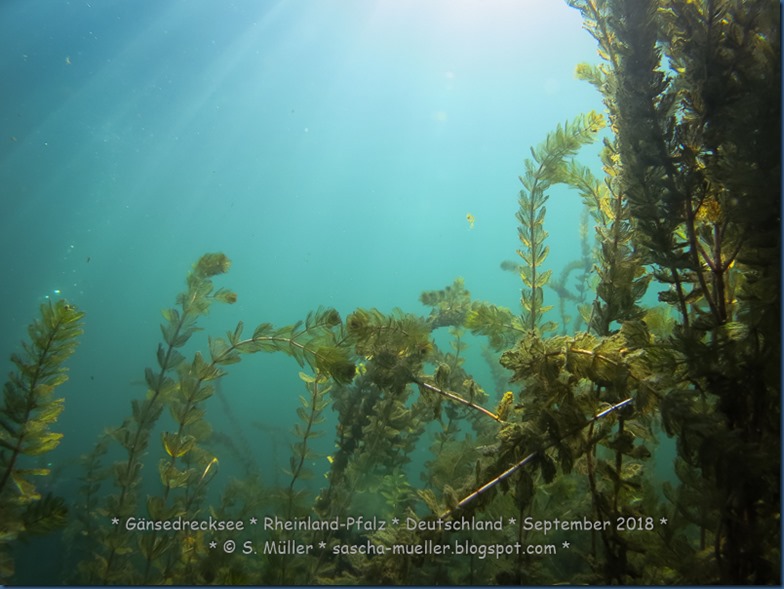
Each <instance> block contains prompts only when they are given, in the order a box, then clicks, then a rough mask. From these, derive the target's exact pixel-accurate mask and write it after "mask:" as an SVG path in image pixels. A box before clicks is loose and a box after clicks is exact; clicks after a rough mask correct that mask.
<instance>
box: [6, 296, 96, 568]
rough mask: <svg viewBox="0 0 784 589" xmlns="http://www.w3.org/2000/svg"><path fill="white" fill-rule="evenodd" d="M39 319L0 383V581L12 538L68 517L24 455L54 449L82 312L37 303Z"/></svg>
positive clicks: (44, 470)
mask: <svg viewBox="0 0 784 589" xmlns="http://www.w3.org/2000/svg"><path fill="white" fill-rule="evenodd" d="M40 314H41V317H40V319H38V320H36V321H34V322H33V323H31V324H30V326H29V327H28V330H27V331H28V335H29V338H30V339H29V341H28V342H23V343H22V352H21V353H20V354H14V355H12V356H11V362H13V364H14V366H15V367H16V370H15V371H14V372H11V373H10V374H9V378H8V381H6V383H5V385H4V387H3V404H2V407H0V521H2V524H0V532H1V533H0V581H3V582H5V581H8V580H10V579H12V578H13V574H14V562H13V559H12V558H11V555H10V553H9V550H10V544H11V542H13V541H15V540H17V539H18V538H20V537H24V535H26V534H36V533H43V532H49V531H52V530H55V529H57V528H60V527H63V526H64V525H65V522H66V518H67V515H68V511H67V507H66V505H65V503H64V501H63V500H62V499H60V498H56V497H53V496H52V495H51V494H47V495H45V496H42V495H41V494H40V493H39V492H38V491H37V490H36V487H35V483H33V481H32V480H31V477H44V476H47V475H49V474H50V469H49V468H41V467H38V468H34V467H31V466H30V465H29V464H28V463H27V462H26V460H25V459H26V457H29V456H41V455H43V454H46V453H47V452H51V451H52V450H54V449H55V448H56V447H57V445H58V444H59V443H60V440H61V439H62V437H63V434H61V433H58V432H54V431H52V430H51V429H50V428H51V426H52V425H53V424H54V423H55V422H56V421H57V418H58V417H59V416H60V413H62V411H63V407H64V404H65V399H63V398H54V397H53V395H54V391H55V389H56V388H57V387H59V386H60V385H62V384H63V383H64V382H65V381H66V380H68V374H67V368H65V366H64V363H65V361H66V360H67V359H68V358H69V357H70V356H71V355H72V354H73V353H74V352H75V351H76V346H77V345H78V343H79V336H80V335H82V318H83V317H84V313H83V312H81V311H79V310H78V309H76V308H75V307H74V306H73V305H70V304H69V303H67V302H66V301H64V300H58V301H56V302H52V301H51V300H50V301H48V302H47V303H44V304H42V305H41V308H40Z"/></svg>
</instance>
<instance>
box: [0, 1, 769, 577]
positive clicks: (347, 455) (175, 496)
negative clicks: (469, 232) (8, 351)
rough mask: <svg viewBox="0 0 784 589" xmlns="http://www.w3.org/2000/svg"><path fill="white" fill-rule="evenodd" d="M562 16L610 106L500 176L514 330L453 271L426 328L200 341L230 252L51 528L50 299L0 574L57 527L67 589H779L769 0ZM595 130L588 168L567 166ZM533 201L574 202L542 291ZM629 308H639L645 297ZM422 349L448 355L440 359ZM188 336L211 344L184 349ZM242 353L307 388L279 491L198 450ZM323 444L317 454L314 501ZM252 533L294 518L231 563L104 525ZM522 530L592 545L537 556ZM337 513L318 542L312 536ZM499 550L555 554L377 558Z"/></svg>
mask: <svg viewBox="0 0 784 589" xmlns="http://www.w3.org/2000/svg"><path fill="white" fill-rule="evenodd" d="M569 4H571V5H572V6H574V7H575V8H576V9H578V10H579V11H580V12H581V13H582V15H583V17H584V21H585V27H586V29H587V30H588V31H589V32H590V33H591V34H592V35H593V36H594V37H595V38H596V40H597V42H598V45H599V54H600V56H601V58H602V62H601V63H600V64H599V65H588V64H581V65H579V66H578V68H577V72H578V75H579V76H580V77H582V78H584V79H585V80H587V81H589V82H590V83H592V84H594V85H595V86H596V87H597V88H598V89H599V91H600V92H601V93H602V95H603V96H604V103H605V106H606V109H607V110H606V114H605V115H601V114H599V113H595V112H591V113H588V114H586V115H581V116H578V117H576V118H575V119H574V120H571V121H568V122H566V123H563V124H561V125H559V126H557V127H556V128H555V129H554V131H552V132H551V133H550V134H548V135H547V137H546V138H545V139H544V141H543V142H542V143H541V144H540V145H539V146H537V147H535V148H533V149H532V150H531V157H530V158H528V159H526V160H525V162H524V164H523V169H522V173H521V177H520V180H521V185H522V188H521V190H520V194H519V199H518V204H519V209H518V212H517V215H516V218H517V221H518V237H519V244H520V245H519V249H518V251H517V254H518V259H517V260H516V261H514V262H504V264H502V266H503V267H504V268H505V269H507V270H512V271H514V272H516V273H518V274H519V276H520V279H521V283H522V289H521V300H520V309H519V310H511V309H506V308H503V307H499V306H496V305H494V304H492V303H491V302H485V301H476V300H473V299H472V298H471V295H470V293H469V291H468V290H467V289H466V287H465V284H464V283H463V281H462V279H456V280H455V282H454V283H453V284H451V285H449V286H446V287H445V288H444V289H442V290H439V291H427V292H424V293H422V295H421V302H422V303H423V304H424V305H425V306H426V307H427V308H428V309H429V314H428V315H427V316H418V315H415V314H412V313H407V312H404V311H402V310H396V311H394V312H391V313H382V312H380V311H378V310H376V309H357V310H355V311H354V312H352V313H350V314H349V315H348V316H347V317H345V318H343V317H340V316H339V314H338V313H337V312H336V311H335V310H334V309H329V308H320V309H316V310H314V311H313V312H312V313H311V314H309V315H308V316H307V317H306V318H305V319H304V320H303V321H302V322H299V323H296V324H293V325H289V326H284V327H276V326H273V325H271V324H269V323H261V324H259V325H257V326H256V327H255V328H254V329H253V331H252V333H250V334H248V332H246V330H245V329H244V326H243V324H242V323H240V324H238V325H237V326H236V327H234V328H233V329H231V330H230V331H228V332H227V333H226V334H225V335H224V336H222V337H221V336H212V337H209V338H208V339H206V340H199V341H198V342H195V340H198V338H195V337H194V336H196V334H197V333H198V331H199V329H200V328H199V321H200V319H201V318H202V317H203V316H204V315H205V314H206V313H207V312H208V310H210V308H211V306H212V304H213V303H225V304H231V303H233V302H235V301H236V300H237V295H236V294H234V293H233V292H232V291H230V290H228V289H226V288H216V287H215V285H214V282H213V281H214V280H215V279H217V278H218V277H219V276H220V275H222V274H224V273H226V272H227V271H228V270H229V267H230V262H229V259H228V258H227V257H226V256H225V255H223V254H220V253H213V254H206V255H204V256H203V257H202V258H201V259H200V260H199V261H198V262H197V263H196V264H195V265H194V267H193V269H192V270H191V271H190V273H189V274H188V276H187V281H186V289H185V290H184V292H183V293H181V294H180V295H179V296H178V297H177V300H176V306H175V307H172V308H169V309H166V310H165V311H164V313H163V316H164V322H163V323H162V324H161V332H162V341H161V342H160V343H158V344H157V349H156V348H155V345H154V344H151V351H153V352H155V360H156V363H155V365H154V367H148V368H145V369H144V376H145V383H146V389H147V392H146V394H145V395H144V396H143V397H141V398H139V399H137V400H135V401H133V403H132V405H131V407H130V413H129V415H128V417H127V419H126V420H125V421H124V422H123V423H122V424H120V425H119V426H116V427H113V428H111V429H109V430H107V434H106V435H105V436H103V437H102V438H101V439H100V440H99V441H98V442H97V443H96V445H95V447H94V448H93V449H92V450H91V451H90V452H89V453H88V454H87V455H85V456H84V457H83V475H82V479H81V480H82V486H81V495H80V497H79V500H78V502H77V503H78V505H74V506H72V507H71V509H70V510H68V509H66V505H65V503H64V502H63V500H61V499H57V498H55V497H52V496H50V495H45V496H42V495H41V494H40V493H39V492H37V491H36V488H35V484H34V482H33V480H32V478H31V477H46V476H47V475H48V472H47V469H32V468H24V458H25V457H27V456H35V455H40V454H43V453H46V452H48V451H50V450H51V449H52V448H54V447H55V446H56V445H57V443H58V441H59V439H60V437H61V434H59V433H55V432H54V431H52V428H53V427H54V425H55V423H56V420H57V417H58V415H59V414H60V412H61V411H62V409H63V400H62V399H53V397H52V395H53V392H54V389H55V388H56V387H57V386H58V385H60V384H62V383H63V382H64V381H65V378H66V377H65V369H64V368H63V363H64V362H65V361H66V360H67V358H68V357H69V356H70V355H71V354H72V353H73V352H74V350H75V347H76V344H77V342H78V337H79V335H80V334H81V318H82V312H81V311H78V310H76V309H75V308H73V307H72V306H70V305H68V304H67V303H65V302H62V301H60V302H58V303H56V304H50V305H45V306H43V307H42V308H41V317H40V319H38V320H36V321H35V322H34V323H33V324H32V325H31V327H30V341H29V342H28V343H25V344H24V348H23V353H22V354H20V355H18V356H14V357H13V358H12V361H13V364H14V365H15V368H16V370H15V372H13V373H11V376H10V378H9V381H8V383H7V384H6V386H5V389H4V399H3V406H2V413H0V520H1V521H2V522H3V523H2V535H0V543H1V544H0V550H2V552H1V555H2V560H1V561H0V576H1V577H2V578H3V579H4V580H7V579H13V559H12V558H11V548H12V547H13V546H14V544H15V543H16V542H17V541H18V540H20V539H22V538H24V537H25V536H26V535H30V534H35V533H37V532H47V531H52V530H54V529H57V528H64V531H63V532H62V533H63V537H64V538H65V539H66V540H65V541H67V546H68V550H69V569H68V571H67V572H64V573H63V578H62V580H63V581H65V582H79V583H88V584H105V583H110V584H137V583H167V584H169V583H171V584H196V583H198V584H205V583H216V584H232V583H268V584H310V583H332V584H335V583H339V584H377V583H384V584H393V583H394V584H465V583H470V584H492V583H499V584H511V583H514V584H552V583H562V582H570V583H592V584H602V583H606V584H616V583H617V584H676V583H677V584H711V583H731V584H744V583H780V582H781V579H780V553H779V545H780V513H779V505H780V480H779V465H780V427H779V423H780V401H779V398H780V380H779V379H780V376H779V359H780V333H779V325H780V322H779V320H780V315H779V313H780V311H779V303H780V298H779V281H780V243H779V227H780V209H779V185H780V183H779V182H780V149H779V143H778V142H779V131H778V130H779V128H780V110H779V106H780V79H779V62H778V59H779V30H778V29H779V13H778V6H776V5H775V4H772V3H770V2H768V1H767V0H766V1H748V2H739V1H721V0H706V1H693V2H683V1H670V0H658V1H654V0H635V1H634V2H630V1H626V0H569ZM605 127H608V128H609V130H608V131H603V129H604V128H605ZM600 137H601V139H602V142H603V147H602V150H601V155H600V157H601V169H602V175H601V176H600V177H597V176H596V175H595V173H594V172H593V171H592V168H590V167H588V166H587V165H585V164H584V163H581V162H580V161H579V160H578V159H577V158H578V151H579V149H580V147H582V146H583V145H585V144H587V143H590V142H593V141H595V140H597V139H598V138H600ZM555 184H565V185H567V186H569V187H572V188H573V189H574V190H576V191H577V193H579V195H580V197H581V199H582V202H583V203H584V205H585V210H586V217H585V218H584V220H583V223H582V230H581V238H582V241H583V249H582V257H581V259H579V260H575V261H574V262H572V263H571V264H569V265H567V266H566V267H565V268H563V269H561V274H560V277H559V278H557V279H556V278H553V276H552V275H551V272H552V270H551V269H550V268H548V267H547V256H548V252H549V248H550V247H557V244H552V243H548V235H547V232H546V231H545V230H544V222H545V219H546V217H547V211H546V203H547V201H548V190H549V189H550V188H551V187H552V186H553V185H555ZM590 224H593V227H594V231H593V232H591V231H590V229H589V227H590ZM570 277H571V278H570ZM548 289H549V291H551V293H552V294H554V295H555V297H556V301H557V304H558V307H557V308H554V307H553V306H550V305H547V304H545V300H546V292H548ZM646 293H647V296H646ZM652 293H653V294H655V293H658V295H657V296H658V301H657V302H656V303H655V304H651V303H650V302H648V303H645V302H644V300H646V301H652V296H651V294H652ZM570 313H571V314H574V317H572V316H571V315H570ZM440 329H444V330H446V331H447V332H448V334H449V338H450V340H449V345H450V349H449V350H444V349H442V348H441V347H439V346H438V345H437V344H436V341H435V339H436V338H434V334H435V332H436V331H437V330H440ZM466 331H470V332H472V333H474V334H476V335H478V336H483V337H486V342H487V348H486V350H485V351H484V355H485V357H486V358H488V360H489V361H490V362H491V365H492V374H493V380H494V382H493V383H488V384H485V385H484V386H488V387H491V391H492V392H488V391H487V390H485V389H484V388H483V385H482V384H481V383H479V382H477V381H476V380H475V379H474V378H473V377H472V376H471V375H470V374H468V373H467V372H466V370H465V356H466V350H467V344H466V342H465V341H464V335H465V333H466ZM194 343H196V344H197V345H196V347H199V346H202V347H203V349H204V351H203V352H200V351H197V352H195V353H192V354H191V355H189V356H186V354H185V348H186V345H188V349H192V348H193V347H194ZM259 352H267V353H283V354H287V355H289V356H291V357H293V358H294V359H295V360H296V361H297V362H298V363H299V364H300V366H301V367H302V370H303V372H301V373H300V378H301V380H302V382H303V387H304V388H303V393H302V395H301V397H300V402H301V403H300V406H299V407H298V408H297V411H296V416H293V417H292V423H293V429H292V433H293V436H294V437H295V440H296V441H295V442H294V443H293V444H292V446H291V449H290V457H289V458H290V460H289V464H288V468H287V469H286V477H287V479H286V480H285V482H284V483H282V484H278V485H275V484H272V483H270V482H269V481H268V480H265V477H264V476H263V473H262V472H260V469H259V468H258V467H257V465H256V461H255V458H254V455H253V452H252V451H251V450H250V449H249V448H248V447H247V445H246V444H243V443H242V436H241V435H239V434H238V435H236V436H234V437H233V438H232V439H233V440H234V443H233V444H232V443H231V440H228V439H227V438H226V437H225V436H224V437H220V436H219V435H218V434H216V433H215V432H212V431H211V428H210V426H209V417H208V414H207V411H206V408H205V407H206V406H205V402H206V401H207V400H208V399H210V398H211V397H213V396H214V395H215V394H216V390H217V388H216V387H217V385H218V383H219V382H220V380H221V378H223V377H224V376H225V375H226V374H227V371H229V370H230V369H231V365H232V364H235V363H237V362H240V361H248V360H247V359H246V357H247V356H249V355H252V354H256V353H259ZM510 382H511V383H513V384H510ZM509 389H511V390H509ZM225 395H226V396H227V397H229V399H230V391H227V392H226V393H225ZM327 408H330V409H331V412H332V413H333V414H334V418H333V420H332V421H330V420H328V419H327V413H326V410H327ZM332 422H334V423H332ZM662 431H663V432H664V433H665V434H666V435H667V436H670V437H672V438H674V440H675V441H676V444H677V446H676V448H677V457H676V460H675V465H674V470H675V475H676V476H677V484H664V485H663V487H662V485H661V483H657V480H656V478H655V476H654V472H653V469H654V464H653V463H654V457H655V454H656V446H657V443H658V441H659V440H660V439H661V436H662V435H663V434H662V433H661V432H662ZM320 436H331V437H332V438H334V451H333V453H332V454H331V455H330V456H328V462H329V469H328V472H327V473H326V477H325V478H323V479H321V478H319V479H318V480H316V479H315V478H314V472H313V469H312V463H313V461H314V459H315V457H316V456H317V453H316V451H315V450H314V445H315V440H316V439H317V438H319V437H320ZM221 452H223V453H232V454H234V455H236V456H238V457H239V463H240V464H242V465H243V466H244V473H243V476H240V477H233V478H232V479H230V480H228V481H226V480H224V479H219V478H218V477H216V473H217V472H218V464H219V461H220V457H221ZM423 452H426V453H427V458H426V459H424V460H423V459H421V456H422V453H423ZM109 457H111V459H110V458H109ZM322 460H323V457H322ZM144 467H146V468H144ZM151 471H152V472H154V473H155V479H156V480H155V481H154V482H153V481H151V480H149V473H150V472H151ZM145 473H146V474H147V478H145V476H143V475H144V474H145ZM219 481H220V482H222V483H223V486H222V487H220V488H216V487H217V485H216V483H218V482H219ZM216 497H217V498H218V499H217V500H215V498H216ZM264 516H268V517H273V518H278V519H279V520H281V521H287V522H299V524H298V527H291V526H290V527H289V528H288V529H287V528H286V527H285V526H276V527H274V529H272V530H268V531H264V532H262V531H261V528H260V527H259V528H247V529H245V530H244V531H241V532H242V533H240V534H239V536H241V537H242V538H243V539H247V540H251V541H252V542H253V544H254V546H255V548H256V552H255V553H254V554H253V555H252V556H248V555H246V554H243V553H242V551H241V550H238V551H236V552H234V553H227V552H226V551H225V550H219V549H218V550H216V549H214V548H211V546H210V542H216V543H217V544H218V545H223V543H224V541H227V540H229V539H236V538H237V537H238V531H237V530H236V529H235V530H230V529H223V530H203V529H188V530H185V531H179V532H177V533H176V541H175V540H173V538H174V537H175V536H173V535H172V532H171V531H162V530H152V531H148V532H146V533H144V534H131V533H128V532H127V531H126V529H125V528H124V527H123V526H119V525H111V522H110V521H109V519H110V518H111V517H116V518H118V519H119V520H121V521H127V520H128V519H129V518H145V519H146V520H149V521H171V522H173V521H177V520H178V519H187V520H193V519H198V520H205V519H208V518H213V519H214V520H220V521H224V522H238V521H242V522H246V523H247V522H248V521H249V520H250V518H251V517H257V518H262V517H264ZM360 517H361V518H362V520H361V521H356V520H359V518H360ZM532 517H533V518H534V519H537V520H547V519H548V518H549V520H554V519H555V518H559V519H561V520H577V519H579V520H582V519H583V518H585V519H587V520H590V521H596V522H611V523H612V524H613V525H601V526H595V527H594V528H593V529H590V530H586V531H583V532H582V533H580V534H574V533H571V534H567V533H566V530H564V529H563V528H561V529H555V530H551V531H550V533H549V534H548V535H546V536H544V537H543V536H542V535H541V533H539V534H537V532H538V531H541V528H540V529H539V530H536V529H531V527H530V526H529V525H527V524H526V523H525V522H526V521H531V520H530V518H532ZM350 518H354V520H355V521H354V522H353V525H349V526H343V527H340V528H339V529H331V528H328V527H319V526H317V525H312V523H311V522H327V523H329V522H344V523H345V522H347V521H348V520H349V519H350ZM393 518H398V519H400V520H404V521H413V522H415V523H416V525H413V526H410V525H392V524H391V522H392V521H393ZM661 518H666V520H667V523H666V524H662V523H661V521H660V519H661ZM619 521H621V522H624V525H625V527H623V526H619V525H616V522H619ZM377 522H385V523H386V524H387V525H384V526H380V525H378V523H377ZM461 522H462V523H463V524H465V522H479V524H476V523H474V524H473V525H474V526H475V527H476V526H477V525H479V526H480V527H481V526H482V525H484V528H483V529H479V530H477V529H474V530H473V531H468V530H467V529H465V526H464V527H463V528H461V527H460V525H459V524H461ZM496 522H501V523H502V525H499V526H496ZM632 526H635V528H632ZM267 542H269V543H274V545H275V546H276V547H279V548H276V549H269V550H268V549H266V547H265V549H262V545H264V544H265V543H267ZM518 542H519V543H520V544H522V545H526V544H534V543H543V542H546V543H550V544H553V545H555V546H557V547H558V548H559V549H560V548H561V547H562V546H563V543H564V542H569V543H570V544H571V546H569V548H568V550H567V549H566V548H564V549H563V550H560V551H559V552H558V553H557V554H554V555H541V554H527V553H525V552H524V551H522V552H521V551H518V552H516V553H514V554H505V555H504V556H503V557H502V558H495V556H494V555H493V556H488V555H487V554H484V555H480V554H479V553H478V552H474V553H473V554H472V555H471V554H457V553H455V552H456V549H455V550H453V551H452V552H449V551H446V552H441V553H438V552H437V551H435V552H431V553H428V554H427V556H424V555H423V553H422V552H421V551H420V552H417V551H416V550H413V549H410V550H406V549H404V550H401V551H395V552H393V551H392V548H393V547H396V546H397V547H409V548H411V547H417V546H419V547H420V548H423V547H427V546H433V545H444V544H450V546H453V547H455V546H457V545H458V544H460V545H461V546H469V545H470V544H472V543H473V545H474V546H477V545H479V544H481V545H482V546H485V547H492V546H496V547H498V546H512V545H514V544H515V543H518ZM428 543H429V544H428ZM306 545H310V546H312V548H310V549H306ZM298 547H299V548H302V549H301V550H300V549H299V548H298ZM352 547H354V548H355V549H352ZM359 547H365V548H366V549H365V550H364V551H362V550H358V549H356V548H359ZM369 547H370V548H369ZM379 547H381V548H380V549H379ZM466 550H467V549H466ZM496 550H497V548H496ZM484 556H486V558H485V557H484Z"/></svg>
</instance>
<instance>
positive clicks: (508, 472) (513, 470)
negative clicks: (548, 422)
mask: <svg viewBox="0 0 784 589" xmlns="http://www.w3.org/2000/svg"><path fill="white" fill-rule="evenodd" d="M632 400H633V399H632V398H631V397H629V398H628V399H625V400H623V401H621V402H620V403H616V404H615V405H613V406H612V407H609V408H607V409H605V410H604V411H602V412H600V413H597V414H596V415H594V416H593V417H592V418H591V419H590V420H588V421H587V422H586V423H584V424H583V425H582V426H580V427H579V428H578V429H576V430H574V431H572V432H570V433H568V434H566V435H565V436H562V437H561V438H560V439H559V440H558V441H560V440H563V439H565V438H567V437H569V436H571V435H574V434H576V433H577V432H579V431H581V430H583V429H584V428H586V427H588V426H589V425H591V424H592V423H594V422H596V421H599V420H600V419H601V418H602V417H606V416H607V415H609V414H610V413H612V412H613V411H617V410H618V409H622V408H623V407H626V405H628V404H630V403H631V402H632ZM556 443H557V442H551V443H550V444H548V445H547V446H545V447H544V448H542V449H540V450H535V451H534V452H531V453H530V454H529V455H528V456H526V457H525V458H523V459H522V460H521V461H520V462H518V463H517V464H515V465H514V466H512V467H511V468H508V469H507V470H505V471H504V472H502V473H501V474H500V475H498V476H497V477H495V478H494V479H493V480H491V481H489V482H487V483H485V484H484V485H482V486H481V487H479V488H478V489H477V490H476V491H474V492H473V493H471V494H470V495H468V496H467V497H465V498H464V499H462V500H461V501H460V502H459V503H458V504H457V505H456V506H455V507H454V509H450V510H449V511H446V512H444V513H443V514H441V516H440V517H441V518H442V519H445V518H447V517H451V516H452V515H453V514H454V513H455V512H457V511H458V510H459V509H462V508H463V507H465V506H466V505H468V504H469V503H470V502H471V501H473V500H474V499H476V498H477V497H479V495H481V494H482V493H484V492H485V491H489V490H490V489H492V488H493V487H495V486H496V485H497V484H498V483H500V482H501V481H503V480H504V479H508V478H509V477H510V476H512V475H513V474H514V473H516V472H517V471H518V470H520V469H521V468H523V467H524V466H525V465H526V464H528V463H529V462H531V461H532V460H533V459H534V458H536V456H537V455H538V454H540V453H541V452H544V451H545V450H547V449H548V448H552V447H553V446H555V444H556Z"/></svg>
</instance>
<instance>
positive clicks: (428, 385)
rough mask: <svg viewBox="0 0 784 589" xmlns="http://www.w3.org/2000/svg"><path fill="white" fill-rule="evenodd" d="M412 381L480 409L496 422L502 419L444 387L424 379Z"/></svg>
mask: <svg viewBox="0 0 784 589" xmlns="http://www.w3.org/2000/svg"><path fill="white" fill-rule="evenodd" d="M414 382H415V383H416V384H417V385H419V387H420V388H423V389H427V390H428V391H432V392H434V393H437V394H439V395H441V396H443V397H446V398H447V399H451V400H452V401H456V402H458V403H462V404H463V405H466V406H468V407H471V408H472V409H476V410H477V411H480V412H481V413H484V414H485V415H487V416H488V417H492V418H493V419H495V420H496V421H498V422H503V420H502V419H501V418H500V417H498V415H496V414H495V413H493V412H492V411H490V410H489V409H485V408H484V407H482V406H481V405H477V404H476V403H474V402H473V401H469V400H468V399H464V398H463V397H461V396H460V395H457V394H455V393H452V392H450V391H447V390H444V389H440V388H438V387H437V386H435V385H432V384H429V383H426V382H424V381H421V380H419V379H418V378H415V379H414Z"/></svg>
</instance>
